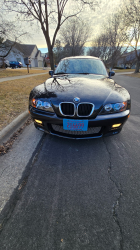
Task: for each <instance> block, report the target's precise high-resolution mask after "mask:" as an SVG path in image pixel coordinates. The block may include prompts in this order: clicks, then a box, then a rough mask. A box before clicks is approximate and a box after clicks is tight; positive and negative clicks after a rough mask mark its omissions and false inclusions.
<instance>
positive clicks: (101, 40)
mask: <svg viewBox="0 0 140 250" xmlns="http://www.w3.org/2000/svg"><path fill="white" fill-rule="evenodd" d="M126 41H127V32H126V29H125V26H124V24H123V22H122V20H121V16H120V14H119V13H118V14H115V15H113V16H112V17H110V18H109V19H108V20H107V22H106V23H105V25H104V27H103V33H102V34H101V35H99V36H98V37H97V38H96V39H95V41H94V46H93V48H91V49H90V50H89V52H88V54H90V55H95V56H98V57H100V58H101V59H102V60H103V61H104V62H105V63H106V64H107V65H108V66H110V67H111V68H113V67H114V66H115V65H116V64H117V60H118V58H119V57H120V55H121V54H122V49H123V46H124V44H125V43H126Z"/></svg>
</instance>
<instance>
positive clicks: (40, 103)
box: [36, 100, 43, 108]
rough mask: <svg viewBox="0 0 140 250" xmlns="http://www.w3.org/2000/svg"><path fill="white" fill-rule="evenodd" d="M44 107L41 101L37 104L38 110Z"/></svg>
mask: <svg viewBox="0 0 140 250" xmlns="http://www.w3.org/2000/svg"><path fill="white" fill-rule="evenodd" d="M42 106H43V103H42V102H41V101H39V100H38V101H37V102H36V107H37V108H41V107H42Z"/></svg>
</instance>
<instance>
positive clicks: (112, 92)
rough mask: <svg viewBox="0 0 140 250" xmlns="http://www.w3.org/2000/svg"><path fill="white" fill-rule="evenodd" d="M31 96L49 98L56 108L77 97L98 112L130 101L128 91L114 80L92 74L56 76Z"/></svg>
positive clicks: (36, 89)
mask: <svg viewBox="0 0 140 250" xmlns="http://www.w3.org/2000/svg"><path fill="white" fill-rule="evenodd" d="M31 96H32V97H34V98H47V99H48V100H49V101H50V102H51V103H52V105H54V106H58V105H59V104H60V103H61V102H73V100H74V98H75V97H79V98H80V102H90V103H93V104H94V105H95V109H96V110H98V111H99V110H100V109H101V108H102V106H103V105H105V104H106V103H116V102H124V101H127V100H129V99H130V96H129V93H128V91H127V90H126V89H124V88H123V87H121V86H120V85H118V84H116V83H115V82H114V80H112V79H110V78H108V77H106V76H102V75H91V74H90V75H80V74H77V75H62V76H54V77H52V78H49V79H48V80H46V82H44V84H41V85H38V86H37V87H36V88H34V90H33V91H32V94H31ZM31 96H30V97H31Z"/></svg>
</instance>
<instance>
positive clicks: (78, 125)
mask: <svg viewBox="0 0 140 250" xmlns="http://www.w3.org/2000/svg"><path fill="white" fill-rule="evenodd" d="M63 129H65V130H71V131H87V129H88V120H71V119H63Z"/></svg>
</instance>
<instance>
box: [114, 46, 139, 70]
mask: <svg viewBox="0 0 140 250" xmlns="http://www.w3.org/2000/svg"><path fill="white" fill-rule="evenodd" d="M137 53H138V55H140V49H139V50H137ZM117 66H118V67H122V68H125V67H126V66H128V67H130V68H131V69H135V68H136V55H135V51H131V52H128V53H124V54H123V55H122V56H121V57H120V58H119V60H118V62H117Z"/></svg>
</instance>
